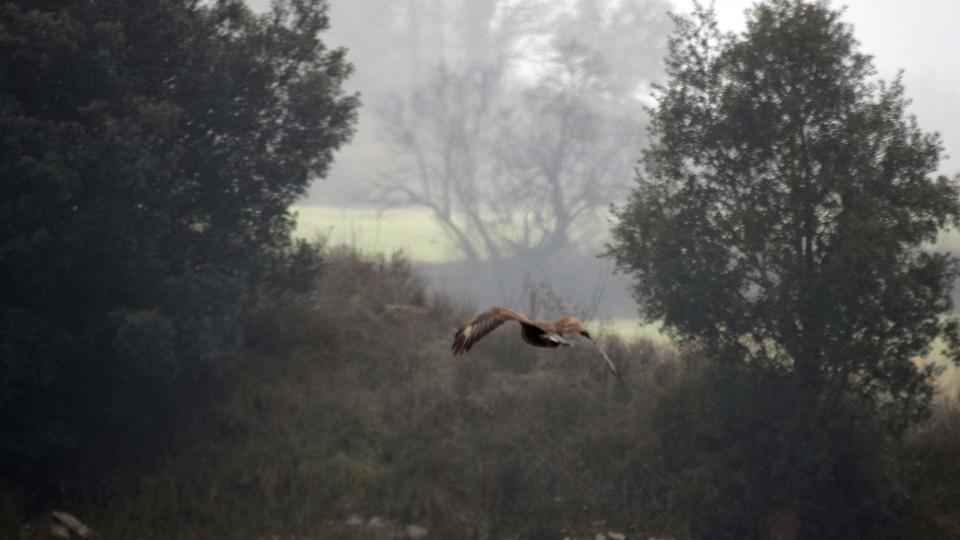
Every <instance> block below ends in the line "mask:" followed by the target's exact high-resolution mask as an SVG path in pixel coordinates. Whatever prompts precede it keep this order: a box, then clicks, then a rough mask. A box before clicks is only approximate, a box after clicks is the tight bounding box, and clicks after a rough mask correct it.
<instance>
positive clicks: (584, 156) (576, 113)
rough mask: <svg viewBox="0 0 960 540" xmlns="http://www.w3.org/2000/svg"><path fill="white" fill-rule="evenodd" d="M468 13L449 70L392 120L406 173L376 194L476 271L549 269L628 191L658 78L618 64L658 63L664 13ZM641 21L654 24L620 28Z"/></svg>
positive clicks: (398, 172)
mask: <svg viewBox="0 0 960 540" xmlns="http://www.w3.org/2000/svg"><path fill="white" fill-rule="evenodd" d="M463 5H464V6H465V7H464V8H463V9H462V10H461V11H460V13H459V16H458V17H451V21H454V24H455V25H457V26H458V28H456V30H457V31H456V32H454V31H451V32H450V35H459V36H462V38H461V40H460V42H459V43H458V44H457V45H451V50H452V53H451V54H449V55H447V57H446V61H443V62H441V63H439V64H438V65H436V66H435V67H434V68H433V69H432V71H431V75H430V76H429V77H428V78H427V79H426V81H425V82H424V84H422V85H421V86H420V87H418V88H416V89H414V90H413V91H412V92H411V93H410V94H409V95H407V96H396V97H395V98H394V99H393V100H392V103H390V104H389V105H388V106H387V107H385V108H384V110H383V116H382V119H383V121H384V122H383V125H384V127H385V130H384V132H385V135H386V137H387V139H388V141H389V142H390V144H391V147H392V155H393V156H394V158H395V161H394V166H393V167H392V168H391V169H390V170H389V171H387V172H385V174H383V175H382V177H381V178H380V180H379V181H378V182H377V184H376V186H375V189H374V190H373V191H372V193H373V194H374V198H375V200H376V201H377V202H378V203H380V204H383V205H386V206H392V205H397V206H410V205H415V206H420V207H423V208H427V209H429V210H430V211H431V213H432V214H433V216H434V218H435V219H436V221H437V223H438V224H440V225H441V226H442V227H443V229H444V230H445V231H446V232H447V233H448V235H449V236H450V238H451V239H452V240H453V241H454V242H455V243H456V245H457V246H458V248H459V249H460V251H461V252H462V254H463V256H464V257H465V258H467V259H469V260H471V261H480V260H484V259H489V260H491V261H493V262H498V261H500V260H502V259H504V258H519V259H521V260H540V259H542V258H544V257H549V256H550V255H552V254H554V253H556V252H558V251H559V250H561V249H563V248H566V247H569V246H571V245H577V244H579V243H581V242H582V241H583V240H584V239H583V237H582V236H584V235H575V234H573V231H575V230H578V231H579V230H588V229H586V228H584V227H583V226H584V225H585V224H587V223H589V222H590V221H597V220H596V218H597V217H598V215H599V214H600V213H601V212H602V210H603V209H604V208H606V207H607V205H608V204H609V203H610V202H612V201H614V200H615V199H616V197H617V194H618V192H620V193H622V192H625V190H626V184H627V182H628V181H629V178H630V174H631V170H632V161H633V158H634V154H635V152H636V149H637V148H639V146H640V142H641V135H642V132H643V126H642V123H641V119H642V111H641V101H640V99H639V96H641V95H642V93H643V91H644V88H643V85H644V83H647V82H649V81H651V80H652V79H655V78H656V77H657V76H658V73H659V70H658V69H656V68H655V67H650V66H656V64H651V63H649V62H647V63H646V64H643V63H642V62H641V64H643V65H642V66H641V68H639V69H638V68H637V66H635V65H630V66H617V65H614V62H617V61H622V60H623V58H624V53H625V51H629V50H633V52H634V53H635V54H637V56H640V57H646V56H653V57H658V56H660V54H659V49H658V48H659V47H660V45H659V44H660V43H661V42H662V41H663V40H661V39H660V37H661V36H663V35H665V34H664V32H665V30H664V29H665V28H666V26H667V25H666V24H665V22H664V21H663V20H660V19H664V18H665V17H666V7H665V4H664V3H663V2H662V1H661V0H645V1H642V2H624V3H621V4H619V5H618V6H617V7H615V8H614V7H611V6H609V5H608V3H607V2H604V1H602V0H598V1H597V2H587V1H582V2H580V3H579V4H578V5H577V8H576V9H575V10H574V11H573V12H572V13H571V12H563V11H562V10H559V9H558V8H557V7H556V6H555V5H552V4H545V3H542V2H539V1H533V0H518V1H513V2H508V1H504V0H484V1H481V2H470V3H469V4H467V3H464V4H463ZM466 6H468V7H466ZM640 14H646V16H647V17H648V22H649V24H644V25H641V26H638V27H637V28H630V29H625V28H622V25H623V21H624V20H630V21H634V22H637V21H639V16H638V15H640ZM611 32H618V35H615V36H611V35H610V33H611ZM611 43H613V44H615V45H616V47H614V46H613V45H611ZM651 44H653V45H651Z"/></svg>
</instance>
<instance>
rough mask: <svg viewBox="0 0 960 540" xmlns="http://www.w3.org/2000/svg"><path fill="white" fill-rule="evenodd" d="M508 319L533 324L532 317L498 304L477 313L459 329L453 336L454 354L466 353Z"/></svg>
mask: <svg viewBox="0 0 960 540" xmlns="http://www.w3.org/2000/svg"><path fill="white" fill-rule="evenodd" d="M507 321H517V322H519V323H521V324H531V321H530V319H528V318H527V317H526V316H524V315H523V314H522V313H518V312H516V311H513V310H512V309H508V308H505V307H501V306H497V307H494V308H491V309H489V310H487V311H484V312H483V313H481V314H479V315H477V316H476V317H474V318H473V320H472V321H470V322H468V323H467V324H466V325H464V326H463V327H462V328H460V329H459V330H457V333H456V335H455V336H454V338H453V347H452V348H453V355H454V356H456V355H458V354H464V353H465V352H467V351H469V350H470V347H473V344H474V343H476V342H477V341H479V340H480V338H482V337H483V336H485V335H487V334H489V333H490V332H493V331H494V330H496V329H497V327H498V326H500V325H501V324H503V323H505V322H507Z"/></svg>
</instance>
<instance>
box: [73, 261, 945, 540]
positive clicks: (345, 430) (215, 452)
mask: <svg viewBox="0 0 960 540" xmlns="http://www.w3.org/2000/svg"><path fill="white" fill-rule="evenodd" d="M324 261H325V263H324V274H323V276H322V277H320V278H319V279H317V280H316V281H315V282H314V285H313V286H312V287H310V288H309V290H307V291H305V292H302V293H298V294H290V295H285V296H272V295H266V296H264V297H262V298H261V303H260V304H259V305H258V309H257V311H256V315H255V316H253V317H252V318H251V319H250V320H249V322H248V336H249V337H248V340H247V343H246V345H245V353H244V354H245V361H244V362H243V363H242V364H241V368H240V370H239V371H238V372H237V373H236V375H235V376H234V377H231V379H230V381H228V384H227V385H226V386H222V387H220V388H219V389H218V390H217V391H216V392H213V393H211V394H210V395H209V396H208V397H209V400H208V401H207V402H206V403H207V404H208V405H209V407H208V408H205V409H204V408H198V409H197V410H199V411H203V412H202V414H197V415H195V416H188V417H185V418H183V419H182V423H181V426H182V427H181V429H178V430H176V431H174V432H170V433H169V434H168V435H167V437H168V438H167V439H166V440H164V442H163V443H162V444H160V445H158V447H157V449H156V451H155V453H154V455H153V456H151V457H150V459H147V460H145V461H143V462H140V463H135V464H130V465H129V466H127V467H123V468H120V469H118V470H117V471H116V473H115V475H114V476H112V477H110V478H109V479H104V480H105V482H104V486H105V487H106V491H101V492H100V494H99V496H98V498H94V497H81V498H80V501H79V502H80V503H81V506H73V507H71V509H78V511H79V512H80V514H81V515H83V516H85V517H86V518H87V519H88V520H89V521H91V522H92V524H94V525H95V526H97V527H98V528H99V530H100V532H101V534H102V535H103V537H105V538H130V537H137V538H179V539H193V538H197V539H199V538H226V537H230V538H261V537H262V538H266V537H270V535H274V534H276V535H297V536H298V537H307V538H320V539H323V538H371V537H373V538H376V537H377V534H379V535H380V536H382V537H386V536H388V534H389V531H387V530H385V529H371V528H368V527H357V526H351V525H348V524H347V522H348V520H349V519H350V518H351V517H352V516H361V517H362V518H363V520H364V522H367V521H368V520H369V519H370V518H371V517H374V516H382V517H384V518H387V519H388V520H390V521H393V522H396V523H399V524H418V525H420V526H423V527H425V528H427V529H428V531H429V532H430V534H431V537H437V538H483V537H489V538H503V537H514V536H515V535H516V536H518V537H520V538H562V537H563V536H570V537H572V538H577V537H580V538H584V537H588V538H593V537H594V535H595V534H596V533H597V532H606V531H618V532H622V533H625V534H628V535H629V536H630V537H634V536H637V537H642V538H643V537H648V536H656V537H674V538H734V537H739V538H743V537H776V535H777V534H780V533H782V532H783V531H787V530H790V529H791V524H790V523H789V521H790V520H791V519H796V518H795V516H791V514H790V513H789V512H787V511H785V510H784V509H783V508H782V507H779V506H778V505H777V502H778V499H777V496H778V494H780V493H782V492H783V490H784V489H785V486H787V489H788V490H789V489H797V490H804V489H817V490H820V493H821V495H822V500H821V502H820V505H821V506H819V507H818V508H817V509H815V510H816V511H815V512H812V513H811V514H810V515H819V518H818V519H817V520H816V521H815V522H814V523H812V524H810V525H811V526H816V527H819V529H816V530H815V531H810V532H808V533H807V534H805V535H804V536H816V534H814V532H818V533H822V534H821V536H836V537H843V536H846V535H849V534H855V535H866V536H869V537H898V536H910V535H911V531H922V532H923V534H924V535H925V536H927V537H937V536H936V535H937V534H939V535H940V537H943V538H948V537H950V535H951V534H953V533H954V532H955V531H956V529H955V528H951V527H955V526H956V523H957V521H956V519H957V514H956V511H955V509H954V508H953V507H952V506H951V505H950V504H949V502H948V500H946V499H941V498H940V497H941V496H942V495H944V496H949V495H950V494H953V493H955V491H956V489H957V486H958V485H960V483H958V480H960V479H957V478H956V472H957V470H958V469H957V460H956V456H957V453H956V452H955V450H956V444H955V442H956V440H957V439H956V434H957V432H956V429H957V423H956V418H957V417H956V414H955V412H953V413H951V414H943V415H938V416H937V417H936V418H937V419H938V420H937V421H935V422H932V423H930V424H927V425H925V427H924V428H923V429H922V430H918V431H917V432H916V433H915V434H914V435H913V436H912V438H911V439H910V442H909V444H908V445H898V444H897V442H896V441H894V440H890V439H885V438H884V437H883V436H882V430H879V429H876V427H877V426H876V423H875V421H874V419H873V418H872V417H871V416H870V415H869V414H866V413H865V412H863V411H859V410H858V409H856V408H854V407H853V406H851V407H849V408H847V409H845V410H844V412H843V413H841V414H840V415H838V418H837V419H836V420H835V421H831V422H827V423H824V424H822V425H815V426H814V425H798V424H797V423H796V421H795V419H796V418H797V417H798V415H797V414H796V407H797V406H798V404H796V403H794V402H792V401H791V397H790V396H792V395H793V394H791V393H789V392H784V388H783V386H781V385H779V384H778V383H776V382H772V383H771V381H770V380H769V379H766V384H764V385H763V386H758V385H757V380H756V379H755V378H753V377H752V375H751V374H749V373H746V372H743V373H739V374H736V375H731V374H730V372H728V371H720V370H717V369H714V368H712V367H710V365H709V363H708V362H706V361H705V360H704V359H703V357H702V356H701V355H699V354H697V353H696V352H694V351H683V352H681V351H678V350H676V349H674V348H673V347H671V346H666V345H661V344H654V343H651V342H648V341H638V342H635V343H630V344H625V343H623V342H621V341H619V340H617V339H615V338H612V337H611V338H604V339H603V343H604V346H605V347H607V349H608V351H609V353H610V354H611V356H613V358H614V359H615V360H616V361H617V362H619V363H620V365H621V368H622V369H623V370H624V372H625V380H624V381H623V382H622V383H620V382H617V381H616V380H614V379H613V378H611V377H610V376H609V374H608V373H606V372H605V371H604V368H603V366H602V365H601V362H599V361H598V359H597V358H596V356H595V355H596V353H595V351H593V350H592V349H591V348H589V347H574V348H573V349H565V350H562V351H539V350H535V349H532V348H529V347H526V346H524V345H523V344H521V343H520V342H519V340H518V336H517V335H515V334H516V333H517V332H516V331H515V329H511V328H504V329H501V330H499V331H498V332H497V333H495V334H493V335H491V336H489V337H488V338H487V339H486V340H484V342H483V343H482V344H481V346H478V347H476V348H475V349H474V350H472V351H471V353H470V355H469V356H467V357H464V358H457V359H454V358H452V357H451V356H450V354H449V350H448V349H449V345H450V339H451V336H452V332H453V329H454V326H455V324H456V323H457V322H458V321H463V320H466V319H467V318H468V317H469V316H470V315H471V314H472V313H471V310H466V309H464V308H463V307H462V306H459V305H457V304H455V303H453V302H450V301H449V300H447V299H445V298H444V297H436V296H432V295H431V294H430V293H429V292H428V290H427V288H426V287H425V284H424V283H423V282H422V280H421V279H420V278H419V277H418V276H417V275H416V273H414V272H412V271H411V269H410V267H409V265H408V264H407V263H406V262H405V261H404V260H403V259H402V258H396V257H395V258H389V259H388V258H384V257H374V258H365V257H361V256H358V255H357V254H356V253H353V252H350V251H348V250H344V249H334V250H331V251H330V252H328V253H327V254H325V256H324ZM780 384H787V382H786V381H782V382H781V383H780ZM947 412H949V410H948V411H947ZM851 426H853V430H851ZM784 456H786V459H790V460H793V461H792V462H784V461H782V459H784ZM891 456H895V457H896V459H891ZM798 463H799V465H800V467H801V468H800V469H799V470H800V472H798V467H797V466H796V465H797V464H798ZM771 497H772V498H771ZM93 500H97V501H98V502H96V503H90V501H93ZM84 501H86V506H83V504H84ZM784 521H787V522H788V523H784Z"/></svg>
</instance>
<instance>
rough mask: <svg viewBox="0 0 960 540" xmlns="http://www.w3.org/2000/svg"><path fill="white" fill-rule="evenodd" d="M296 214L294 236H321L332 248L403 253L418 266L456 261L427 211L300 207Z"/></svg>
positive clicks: (451, 245)
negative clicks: (338, 245)
mask: <svg viewBox="0 0 960 540" xmlns="http://www.w3.org/2000/svg"><path fill="white" fill-rule="evenodd" d="M294 211H295V212H296V214H297V229H296V233H295V234H296V235H297V236H298V237H301V238H315V237H317V236H320V237H323V238H326V239H327V240H328V241H329V243H330V244H331V245H337V244H346V245H349V246H352V247H354V248H356V249H358V250H360V251H361V252H363V253H368V254H369V253H380V252H383V253H392V252H395V251H402V252H403V253H404V254H405V255H406V256H407V257H409V258H410V259H411V260H413V261H418V262H445V261H450V260H454V259H456V258H457V250H456V248H455V247H454V245H453V244H452V243H451V242H450V240H449V239H448V238H447V236H446V234H444V232H443V230H442V229H441V228H440V227H439V226H438V225H437V224H436V222H434V221H433V218H432V217H431V215H430V212H429V211H427V210H423V209H420V208H397V209H391V210H387V211H385V212H380V211H378V210H376V209H373V208H335V207H329V206H298V207H295V208H294Z"/></svg>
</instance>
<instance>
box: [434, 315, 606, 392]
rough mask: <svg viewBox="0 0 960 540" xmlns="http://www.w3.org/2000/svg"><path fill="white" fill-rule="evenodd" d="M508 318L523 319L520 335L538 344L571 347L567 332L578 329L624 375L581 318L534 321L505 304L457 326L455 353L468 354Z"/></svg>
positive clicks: (454, 342) (577, 331)
mask: <svg viewBox="0 0 960 540" xmlns="http://www.w3.org/2000/svg"><path fill="white" fill-rule="evenodd" d="M507 321H517V322H518V323H520V335H521V337H523V340H524V341H526V342H527V343H528V344H530V345H533V346H534V347H549V348H551V349H554V348H557V347H561V346H562V347H569V346H571V345H572V343H570V342H569V341H567V339H566V338H564V337H563V334H565V333H574V332H575V333H577V334H580V335H581V336H583V337H585V338H587V339H588V340H590V342H591V343H593V345H594V346H595V347H596V348H597V350H598V351H600V354H601V355H603V359H604V361H605V362H606V363H607V367H608V368H609V369H610V371H611V372H612V373H613V374H614V375H616V376H617V378H621V377H622V375H621V373H620V370H619V369H618V368H617V366H616V364H614V363H613V361H612V360H610V357H608V356H607V353H605V352H604V351H603V349H601V348H600V346H599V345H597V344H596V343H595V342H594V341H593V339H592V338H591V337H590V333H589V332H587V330H586V328H584V327H583V324H582V323H581V322H580V321H578V320H577V319H575V318H573V317H570V316H567V317H561V318H560V319H557V320H556V321H554V322H543V321H532V320H530V319H529V318H527V316H526V315H524V314H522V313H519V312H516V311H514V310H512V309H509V308H505V307H502V306H496V307H493V308H491V309H489V310H487V311H484V312H483V313H481V314H479V315H477V316H476V317H474V318H473V320H472V321H470V322H468V323H467V324H466V325H464V326H463V327H462V328H460V329H459V330H457V333H456V335H455V336H454V338H453V347H452V348H453V355H454V356H456V355H458V354H465V353H466V352H467V351H469V350H470V347H473V344H474V343H476V342H477V341H479V340H480V339H481V338H483V336H485V335H487V334H489V333H490V332H493V331H494V330H496V329H497V328H498V327H499V326H500V325H502V324H503V323H505V322H507Z"/></svg>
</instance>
